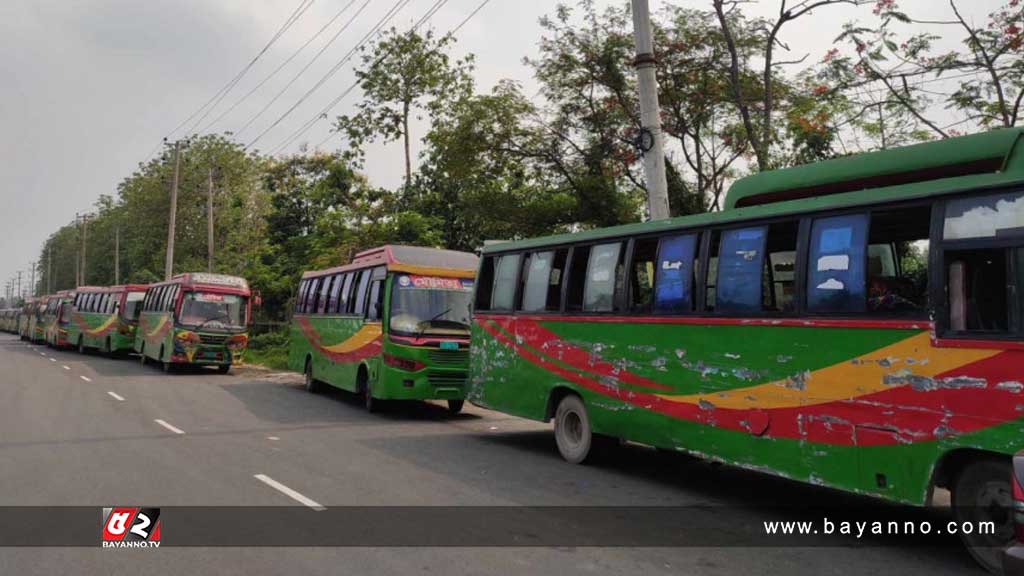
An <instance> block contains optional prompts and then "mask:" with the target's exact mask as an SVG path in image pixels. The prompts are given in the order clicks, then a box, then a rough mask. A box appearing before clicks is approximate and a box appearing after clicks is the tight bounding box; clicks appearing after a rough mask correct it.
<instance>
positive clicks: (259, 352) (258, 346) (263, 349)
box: [245, 331, 288, 370]
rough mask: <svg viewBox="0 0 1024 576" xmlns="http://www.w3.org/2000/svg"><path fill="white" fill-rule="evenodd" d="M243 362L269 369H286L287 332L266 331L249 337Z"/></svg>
mask: <svg viewBox="0 0 1024 576" xmlns="http://www.w3.org/2000/svg"><path fill="white" fill-rule="evenodd" d="M245 363H246V364H256V365H258V366H263V367H264V368H270V369H271V370H287V369H288V332H286V331H285V332H268V333H266V334H260V335H259V336H253V337H252V338H250V339H249V346H248V348H247V349H246V351H245Z"/></svg>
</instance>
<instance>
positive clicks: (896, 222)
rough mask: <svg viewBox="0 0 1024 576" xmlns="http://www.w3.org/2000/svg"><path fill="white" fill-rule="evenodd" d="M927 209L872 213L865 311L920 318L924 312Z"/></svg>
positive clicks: (928, 228)
mask: <svg viewBox="0 0 1024 576" xmlns="http://www.w3.org/2000/svg"><path fill="white" fill-rule="evenodd" d="M931 219H932V215H931V207H930V206H919V207H914V208H907V209H898V210H887V211H879V212H875V213H873V214H872V215H871V231H870V234H869V237H868V270H867V276H868V311H869V312H872V313H875V314H914V313H917V314H920V315H923V314H924V313H925V310H927V308H928V251H929V241H928V237H929V235H930V231H931Z"/></svg>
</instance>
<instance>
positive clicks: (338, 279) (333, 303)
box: [327, 274, 345, 314]
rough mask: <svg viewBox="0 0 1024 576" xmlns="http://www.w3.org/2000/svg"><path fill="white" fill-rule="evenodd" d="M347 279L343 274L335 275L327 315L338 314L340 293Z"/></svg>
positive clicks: (328, 300) (328, 298) (328, 297)
mask: <svg viewBox="0 0 1024 576" xmlns="http://www.w3.org/2000/svg"><path fill="white" fill-rule="evenodd" d="M344 280H345V278H344V277H343V276H342V275H341V274H335V275H334V277H333V280H332V285H331V292H330V294H329V295H328V296H327V313H328V314H337V313H338V293H339V292H341V284H342V282H344Z"/></svg>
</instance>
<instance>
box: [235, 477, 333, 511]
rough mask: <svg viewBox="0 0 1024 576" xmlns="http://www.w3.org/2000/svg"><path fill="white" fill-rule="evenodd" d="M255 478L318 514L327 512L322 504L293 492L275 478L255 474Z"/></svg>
mask: <svg viewBox="0 0 1024 576" xmlns="http://www.w3.org/2000/svg"><path fill="white" fill-rule="evenodd" d="M253 478H255V479H257V480H259V481H260V482H263V483H264V484H266V485H267V486H270V487H271V488H273V489H274V490H277V491H279V492H281V493H282V494H284V495H285V496H288V497H289V498H291V499H292V500H295V501H296V502H299V503H301V504H303V505H305V506H309V507H310V508H312V509H313V510H316V511H317V512H321V511H323V510H327V507H326V506H323V505H322V504H320V503H319V502H317V501H316V500H312V499H310V498H306V497H305V496H303V495H302V494H299V493H298V492H296V491H295V490H292V489H291V488H289V487H287V486H285V485H284V484H281V483H280V482H278V481H277V480H274V479H273V478H271V477H270V476H267V475H266V474H255V475H254V476H253Z"/></svg>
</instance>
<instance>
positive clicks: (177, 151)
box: [164, 140, 181, 280]
mask: <svg viewBox="0 0 1024 576" xmlns="http://www.w3.org/2000/svg"><path fill="white" fill-rule="evenodd" d="M180 169H181V141H180V140H179V141H177V142H175V143H174V179H173V180H172V181H171V213H170V216H169V217H168V220H167V258H166V260H165V261H164V280H170V279H171V276H173V275H174V225H175V222H174V221H175V219H176V218H177V216H178V172H179V170H180Z"/></svg>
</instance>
